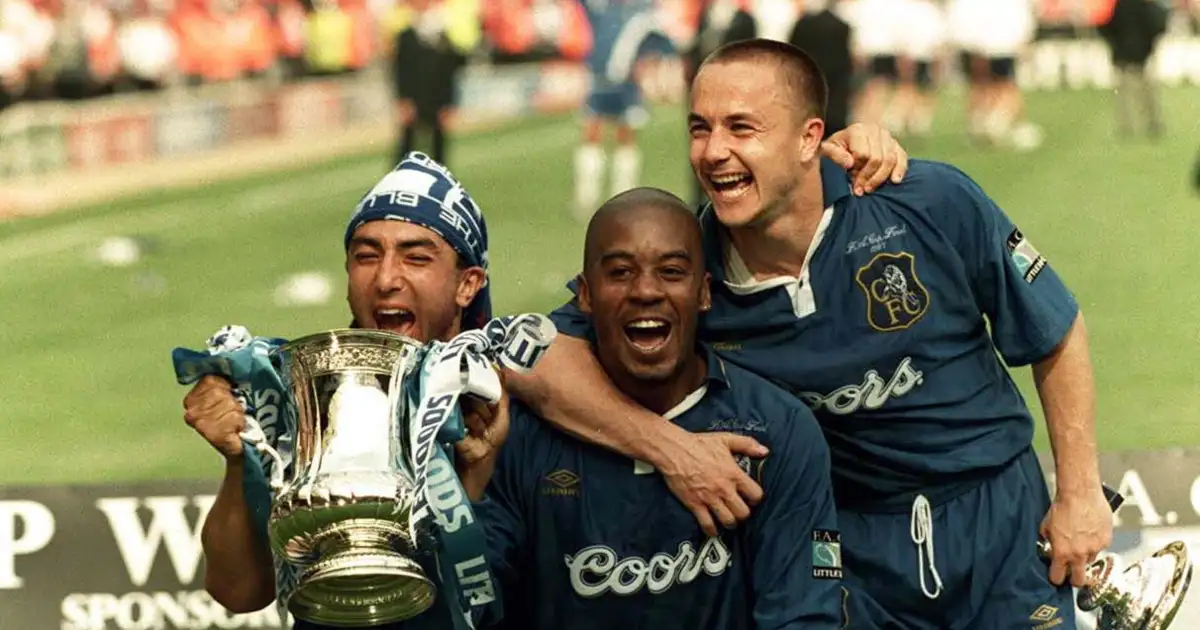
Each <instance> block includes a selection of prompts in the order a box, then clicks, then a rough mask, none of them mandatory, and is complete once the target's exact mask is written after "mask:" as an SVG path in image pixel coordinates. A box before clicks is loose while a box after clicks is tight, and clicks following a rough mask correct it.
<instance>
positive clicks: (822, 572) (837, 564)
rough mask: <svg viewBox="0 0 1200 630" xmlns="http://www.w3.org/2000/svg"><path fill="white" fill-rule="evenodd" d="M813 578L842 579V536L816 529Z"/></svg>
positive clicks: (813, 545) (813, 547)
mask: <svg viewBox="0 0 1200 630" xmlns="http://www.w3.org/2000/svg"><path fill="white" fill-rule="evenodd" d="M812 567H813V577H814V578H816V579H818V580H840V579H842V535H841V533H839V532H835V531H832V530H828V529H814V530H813V538H812Z"/></svg>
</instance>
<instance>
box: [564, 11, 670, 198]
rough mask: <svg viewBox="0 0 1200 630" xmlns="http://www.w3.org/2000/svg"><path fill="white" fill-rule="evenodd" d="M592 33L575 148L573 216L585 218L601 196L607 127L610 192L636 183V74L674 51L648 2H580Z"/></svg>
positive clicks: (639, 114)
mask: <svg viewBox="0 0 1200 630" xmlns="http://www.w3.org/2000/svg"><path fill="white" fill-rule="evenodd" d="M579 2H580V3H581V4H582V6H583V9H584V10H585V12H586V14H587V20H588V23H589V25H590V26H591V31H592V46H591V51H590V53H589V54H588V57H587V62H586V65H587V71H588V75H589V77H590V83H591V86H590V89H589V91H588V96H587V101H586V102H585V103H584V111H583V116H584V121H583V138H582V141H581V142H580V143H579V146H578V147H576V149H575V178H574V188H575V195H574V206H573V207H572V214H573V215H574V216H575V218H576V219H578V220H580V221H586V220H587V219H588V218H590V217H591V214H592V212H594V211H595V210H596V208H597V207H598V206H599V205H600V202H601V201H602V200H603V199H604V194H605V186H604V184H605V183H606V182H605V171H606V170H607V168H608V161H609V160H608V158H609V156H608V152H607V151H606V150H605V147H604V132H605V128H606V127H607V128H610V129H612V131H613V133H614V135H615V136H616V137H615V138H614V140H615V141H616V145H617V146H616V149H614V150H613V153H612V172H611V179H610V180H609V182H608V183H609V184H610V190H611V191H612V193H613V194H616V193H620V192H622V191H625V190H629V189H631V188H633V187H635V186H637V185H638V180H639V179H640V177H641V172H642V152H641V149H640V148H639V147H638V138H637V129H638V128H639V127H641V126H642V125H643V124H645V122H646V120H647V119H648V118H649V114H648V113H647V112H646V110H645V108H644V107H643V106H642V90H641V86H640V85H639V84H638V72H639V70H640V69H641V68H644V67H645V66H643V65H642V64H644V63H646V62H647V60H648V58H649V57H651V56H655V55H665V54H669V53H673V52H674V44H673V43H672V42H671V40H670V38H669V37H667V36H666V34H665V33H664V32H663V31H662V29H661V28H660V25H659V20H658V14H657V9H656V7H655V6H654V3H653V2H652V1H651V0H579Z"/></svg>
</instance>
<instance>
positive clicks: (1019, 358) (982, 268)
mask: <svg viewBox="0 0 1200 630" xmlns="http://www.w3.org/2000/svg"><path fill="white" fill-rule="evenodd" d="M949 168H951V169H952V173H951V175H950V176H949V177H946V178H944V179H943V181H944V182H945V184H944V185H945V186H947V189H948V190H947V198H946V199H945V205H944V210H943V211H944V212H947V213H953V214H954V215H955V216H957V217H958V218H957V219H955V218H954V217H952V216H949V217H946V220H958V221H965V222H966V225H964V226H963V227H964V228H965V229H963V230H961V231H960V232H959V235H958V241H959V242H958V243H957V245H958V250H959V252H960V253H961V255H962V257H963V260H964V261H965V262H966V265H967V269H968V275H969V276H970V281H971V290H972V291H973V292H974V294H975V300H976V302H977V303H978V304H979V308H980V310H981V311H982V312H983V314H984V315H986V316H987V319H988V322H989V324H990V325H991V331H992V341H993V343H994V344H995V345H996V348H997V349H998V350H999V351H1000V355H1001V356H1003V357H1004V361H1005V362H1006V363H1007V364H1008V365H1009V366H1010V367H1018V366H1024V365H1029V364H1031V363H1036V362H1038V361H1041V360H1042V359H1044V358H1046V357H1047V356H1048V355H1049V354H1050V353H1051V352H1052V351H1053V350H1054V349H1055V348H1057V347H1058V345H1059V344H1060V343H1061V342H1062V340H1063V339H1064V338H1065V337H1066V334H1067V331H1069V330H1070V329H1071V325H1072V324H1074V323H1075V318H1076V316H1077V315H1078V314H1079V305H1078V304H1077V303H1076V301H1075V297H1074V296H1073V295H1071V292H1070V291H1069V290H1068V289H1067V287H1066V285H1064V284H1063V281H1062V278H1060V277H1059V276H1058V274H1057V273H1056V272H1055V271H1054V269H1052V268H1051V267H1050V264H1049V263H1048V262H1047V260H1046V258H1045V257H1044V256H1042V254H1041V253H1040V252H1039V251H1038V250H1037V249H1036V248H1035V247H1034V246H1033V243H1032V242H1030V239H1029V238H1028V237H1027V236H1026V235H1025V234H1024V233H1022V232H1021V230H1019V229H1018V228H1017V226H1016V225H1014V224H1013V222H1012V221H1011V220H1010V219H1009V218H1008V216H1007V215H1006V214H1005V213H1004V211H1003V210H1001V209H1000V208H999V207H998V206H997V205H996V203H995V202H994V201H992V199H991V198H989V197H988V196H987V194H986V193H984V192H983V189H981V188H980V187H979V185H978V184H976V183H975V182H974V181H973V180H971V178H970V177H968V176H967V175H966V174H965V173H963V172H962V171H959V170H957V169H953V167H949Z"/></svg>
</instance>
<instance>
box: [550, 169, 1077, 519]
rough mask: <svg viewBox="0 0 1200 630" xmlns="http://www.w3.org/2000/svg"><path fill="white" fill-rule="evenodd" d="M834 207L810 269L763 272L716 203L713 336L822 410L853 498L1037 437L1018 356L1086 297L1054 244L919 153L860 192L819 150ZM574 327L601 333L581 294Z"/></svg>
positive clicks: (710, 252)
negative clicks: (892, 178)
mask: <svg viewBox="0 0 1200 630" xmlns="http://www.w3.org/2000/svg"><path fill="white" fill-rule="evenodd" d="M821 176H822V185H823V188H824V195H825V205H826V206H827V208H826V210H825V214H824V216H823V218H822V221H821V224H820V226H819V228H818V230H817V234H816V237H815V238H814V242H813V244H812V246H811V247H810V249H809V253H808V259H807V260H806V261H805V262H804V267H803V271H802V273H801V274H800V275H799V276H798V277H795V278H775V279H771V280H767V281H765V282H756V281H754V280H753V278H751V277H749V274H748V273H747V271H746V269H745V266H744V265H743V264H741V262H740V258H739V257H738V256H737V254H736V251H734V250H732V248H731V246H730V245H729V244H728V241H727V239H726V238H725V236H724V230H723V229H722V228H721V227H720V225H719V223H718V222H717V219H716V217H715V216H714V214H713V212H712V211H711V209H706V210H705V211H703V212H702V214H701V222H702V225H703V228H704V239H705V250H706V256H707V260H708V269H709V271H710V272H711V274H712V276H713V307H712V310H711V311H709V312H708V313H707V314H706V315H705V316H704V318H703V320H702V323H701V336H702V337H703V338H704V340H705V341H706V342H709V343H711V344H712V347H713V348H714V349H716V350H717V351H718V352H719V353H720V354H721V356H722V357H724V358H725V359H727V360H728V361H730V362H732V363H735V364H737V365H740V366H742V367H745V368H746V369H748V370H751V371H753V372H756V373H758V374H760V375H763V376H765V377H767V378H769V379H771V380H773V381H774V382H776V383H778V384H780V385H781V386H783V387H784V388H786V389H787V390H788V391H791V392H792V393H793V394H794V395H795V396H796V397H798V398H800V399H801V400H803V401H804V402H805V403H806V404H807V405H808V406H809V407H810V408H811V409H812V410H813V411H814V413H815V414H816V417H817V419H818V420H819V421H820V423H821V427H822V429H823V431H824V434H825V437H826V439H827V440H828V443H829V447H830V450H831V453H832V461H833V475H834V484H835V490H836V493H837V499H838V505H839V507H843V508H854V507H863V508H866V507H868V506H887V505H889V504H894V506H895V507H907V506H908V505H909V504H910V503H911V500H912V495H913V494H915V493H917V492H921V493H924V494H925V495H926V496H928V497H929V499H930V500H931V501H934V502H935V503H936V502H937V501H938V499H939V496H942V497H944V496H949V495H950V494H952V493H954V492H956V491H957V489H958V488H961V487H964V484H967V483H970V482H972V481H973V480H975V479H978V478H981V477H984V476H987V475H990V474H992V473H993V471H994V470H996V469H997V468H998V467H1001V466H1003V465H1004V464H1006V463H1007V462H1009V461H1011V460H1012V459H1013V458H1014V457H1016V456H1017V455H1019V454H1020V453H1022V452H1023V451H1025V450H1026V449H1028V448H1029V447H1030V443H1031V440H1032V436H1033V420H1032V416H1031V415H1030V412H1029V409H1028V407H1027V405H1026V404H1025V401H1024V399H1023V398H1022V396H1021V393H1020V391H1019V390H1018V388H1017V386H1016V385H1015V384H1014V383H1013V381H1012V379H1011V378H1010V377H1009V374H1008V371H1007V370H1006V369H1005V363H1007V364H1008V365H1009V366H1023V365H1028V364H1031V363H1035V362H1037V361H1039V360H1041V359H1043V358H1045V357H1046V356H1047V355H1048V354H1049V353H1050V352H1051V351H1053V350H1054V349H1055V348H1056V347H1057V346H1058V345H1059V344H1060V343H1061V341H1062V340H1063V338H1064V336H1065V335H1066V333H1067V331H1068V330H1069V329H1070V327H1071V325H1072V323H1073V322H1074V320H1075V318H1076V315H1077V313H1078V306H1077V304H1076V302H1075V299H1074V298H1073V296H1072V295H1071V293H1070V292H1069V291H1068V290H1067V288H1066V287H1065V286H1064V285H1063V282H1062V280H1061V279H1060V278H1059V276H1058V275H1057V274H1056V273H1055V271H1054V270H1053V269H1052V268H1051V267H1050V266H1049V265H1048V264H1047V262H1046V259H1045V258H1044V257H1043V256H1042V255H1041V254H1040V253H1039V252H1038V250H1037V249H1035V248H1034V246H1033V245H1032V243H1031V242H1030V240H1029V239H1028V238H1027V237H1026V236H1025V235H1024V234H1023V233H1022V232H1021V231H1020V230H1019V229H1018V228H1017V227H1016V226H1015V225H1014V224H1013V223H1012V221H1011V220H1010V219H1009V218H1008V217H1007V216H1006V215H1005V214H1004V212H1003V211H1002V210H1001V209H1000V208H999V207H998V206H997V205H996V203H995V202H994V201H992V200H991V199H990V198H989V197H988V196H987V195H986V194H985V193H984V192H983V190H981V189H980V187H979V186H978V185H977V184H976V183H975V182H974V181H972V180H971V178H970V177H968V176H967V175H966V174H964V173H963V172H962V171H960V170H958V169H957V168H955V167H953V166H950V165H948V164H943V163H938V162H930V161H923V160H914V161H912V162H911V163H910V168H909V172H908V174H907V175H906V177H905V180H904V181H903V182H902V183H900V184H898V185H887V186H885V187H883V188H882V189H880V190H879V191H877V192H875V193H874V194H871V195H867V196H864V197H855V196H853V195H851V194H850V180H849V176H848V175H847V173H846V172H845V171H843V170H842V169H841V168H840V167H838V166H836V165H835V164H833V163H832V162H828V161H823V162H822V165H821ZM553 319H554V322H555V324H556V325H557V326H558V328H559V330H560V331H562V332H564V333H566V334H570V335H574V336H586V335H587V334H589V324H588V321H587V319H586V318H585V317H584V316H583V315H582V314H581V313H580V312H579V311H578V309H577V308H576V307H575V306H574V304H573V303H568V304H567V305H565V306H563V307H562V308H560V309H558V310H557V311H555V313H554V314H553Z"/></svg>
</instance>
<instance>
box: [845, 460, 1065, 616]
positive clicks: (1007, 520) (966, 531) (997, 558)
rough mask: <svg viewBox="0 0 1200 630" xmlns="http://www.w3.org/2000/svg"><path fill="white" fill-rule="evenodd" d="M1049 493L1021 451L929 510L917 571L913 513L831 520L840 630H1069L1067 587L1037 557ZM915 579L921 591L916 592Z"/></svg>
mask: <svg viewBox="0 0 1200 630" xmlns="http://www.w3.org/2000/svg"><path fill="white" fill-rule="evenodd" d="M1049 507H1050V494H1049V492H1048V490H1047V488H1046V481H1045V479H1044V477H1043V475H1042V469H1041V467H1040V466H1039V465H1038V460H1037V456H1036V455H1035V454H1034V452H1033V450H1032V449H1031V450H1029V451H1027V452H1026V453H1024V454H1022V455H1021V456H1019V457H1017V459H1015V460H1014V461H1013V462H1011V463H1010V464H1009V465H1008V466H1007V467H1006V468H1004V469H1003V470H1002V471H1001V472H1000V473H999V474H998V475H996V476H995V477H992V478H990V479H987V480H985V481H982V482H981V483H980V484H979V485H978V486H976V487H973V488H971V489H969V490H967V491H966V492H964V493H962V494H959V495H958V496H955V497H954V498H952V499H950V500H948V501H945V502H944V503H941V504H940V505H933V506H931V508H930V515H931V518H930V519H929V521H928V523H929V525H930V527H928V528H926V529H927V531H930V532H932V537H931V538H932V541H933V562H932V566H934V567H936V569H937V573H938V574H939V575H940V577H941V581H942V590H941V592H940V593H939V594H938V596H937V598H936V599H931V598H929V597H928V596H927V595H926V594H925V590H928V591H929V592H931V593H932V592H933V591H935V590H936V588H937V587H936V586H935V582H934V580H933V577H932V573H931V572H930V566H931V564H930V560H929V558H928V556H924V558H923V569H922V567H921V566H920V565H919V564H918V563H919V562H921V561H922V559H919V558H918V545H917V544H916V543H914V542H913V538H914V537H919V536H914V533H915V532H916V531H917V522H916V521H917V519H915V518H914V516H915V514H914V513H910V512H908V511H905V512H904V513H894V512H891V513H865V512H850V511H846V510H839V511H838V525H839V526H840V527H841V530H842V562H843V565H844V567H845V579H844V584H845V585H846V587H847V588H848V589H849V591H850V606H849V612H850V615H849V617H850V624H849V626H848V627H850V628H853V629H855V630H857V629H860V628H861V629H863V630H1017V629H1020V630H1031V629H1039V630H1049V629H1050V628H1056V629H1057V630H1074V628H1075V627H1076V624H1075V601H1074V595H1073V591H1072V589H1071V585H1070V583H1069V582H1068V583H1066V584H1064V585H1063V586H1061V587H1056V586H1054V585H1052V584H1051V583H1050V580H1049V565H1048V564H1047V563H1046V561H1044V560H1042V559H1041V558H1040V557H1038V555H1037V546H1036V543H1037V540H1038V529H1039V527H1040V525H1041V522H1042V519H1043V518H1044V517H1045V515H1046V511H1047V510H1048V509H1049ZM922 572H923V573H924V577H925V589H923V588H922V585H921V574H922Z"/></svg>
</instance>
